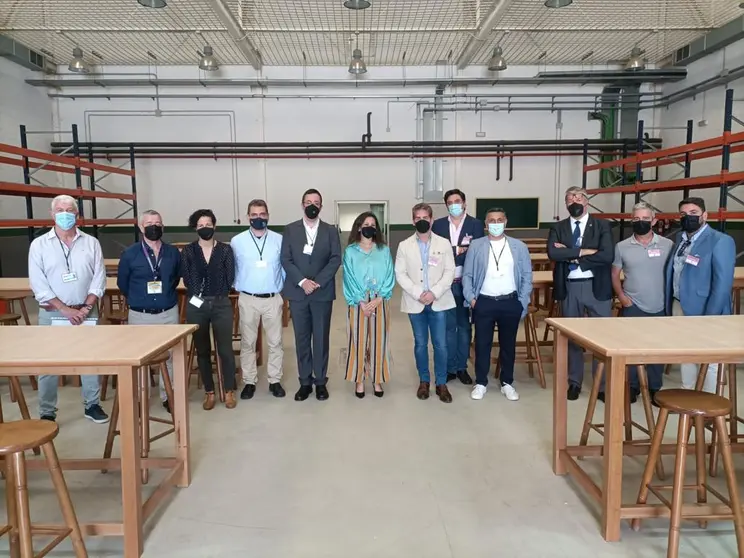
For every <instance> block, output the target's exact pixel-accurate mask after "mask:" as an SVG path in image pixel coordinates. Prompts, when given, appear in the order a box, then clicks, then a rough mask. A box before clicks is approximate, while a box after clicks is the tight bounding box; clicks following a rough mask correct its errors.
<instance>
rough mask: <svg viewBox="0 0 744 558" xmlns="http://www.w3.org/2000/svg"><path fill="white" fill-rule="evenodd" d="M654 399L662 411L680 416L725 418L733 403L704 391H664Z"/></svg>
mask: <svg viewBox="0 0 744 558" xmlns="http://www.w3.org/2000/svg"><path fill="white" fill-rule="evenodd" d="M654 399H655V400H656V403H658V405H659V407H661V408H662V409H667V410H668V411H671V412H673V413H677V414H680V415H690V416H703V417H723V416H726V415H728V414H729V413H730V412H731V401H729V400H728V399H726V398H725V397H721V396H720V395H715V394H713V393H706V392H703V391H693V390H690V389H664V390H661V391H660V392H658V393H657V394H656V396H655V397H654Z"/></svg>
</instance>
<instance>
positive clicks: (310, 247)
mask: <svg viewBox="0 0 744 558" xmlns="http://www.w3.org/2000/svg"><path fill="white" fill-rule="evenodd" d="M302 253H303V254H307V255H308V256H309V255H310V254H312V253H313V245H312V244H305V247H304V248H303V249H302Z"/></svg>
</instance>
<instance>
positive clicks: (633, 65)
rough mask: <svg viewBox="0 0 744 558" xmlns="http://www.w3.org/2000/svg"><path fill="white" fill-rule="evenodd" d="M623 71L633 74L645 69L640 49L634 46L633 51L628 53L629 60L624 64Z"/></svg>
mask: <svg viewBox="0 0 744 558" xmlns="http://www.w3.org/2000/svg"><path fill="white" fill-rule="evenodd" d="M625 69H626V70H631V71H633V72H638V71H640V70H645V69H646V61H645V60H644V59H643V51H642V50H641V49H640V47H637V46H634V47H633V50H631V51H630V58H629V59H628V62H627V63H626V64H625Z"/></svg>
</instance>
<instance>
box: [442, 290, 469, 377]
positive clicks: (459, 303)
mask: <svg viewBox="0 0 744 558" xmlns="http://www.w3.org/2000/svg"><path fill="white" fill-rule="evenodd" d="M452 294H453V295H454V297H455V304H456V306H455V307H454V308H453V309H452V310H447V372H449V373H451V374H455V373H457V372H459V371H460V370H467V368H468V356H469V355H470V339H471V335H472V329H471V325H470V308H468V307H466V306H464V303H465V297H464V296H463V295H462V283H460V282H459V281H458V282H456V283H452Z"/></svg>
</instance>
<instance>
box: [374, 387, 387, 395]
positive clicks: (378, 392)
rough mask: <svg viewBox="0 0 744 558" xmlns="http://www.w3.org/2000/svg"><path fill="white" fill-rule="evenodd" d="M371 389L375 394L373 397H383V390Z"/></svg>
mask: <svg viewBox="0 0 744 558" xmlns="http://www.w3.org/2000/svg"><path fill="white" fill-rule="evenodd" d="M372 389H373V390H374V392H375V397H382V396H383V395H385V390H383V389H381V390H380V391H377V390H376V389H374V387H373V388H372Z"/></svg>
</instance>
